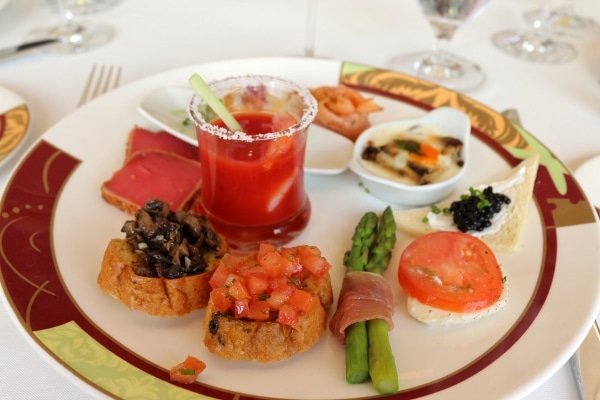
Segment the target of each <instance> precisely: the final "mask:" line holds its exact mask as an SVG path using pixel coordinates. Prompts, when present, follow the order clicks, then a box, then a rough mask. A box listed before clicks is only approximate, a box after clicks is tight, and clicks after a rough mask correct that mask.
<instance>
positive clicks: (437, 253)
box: [398, 232, 504, 312]
mask: <svg viewBox="0 0 600 400" xmlns="http://www.w3.org/2000/svg"><path fill="white" fill-rule="evenodd" d="M398 281H399V282H400V285H401V286H402V288H403V289H404V290H405V291H406V293H407V294H408V295H409V296H410V297H414V298H416V299H417V300H419V301H420V302H421V303H424V304H427V305H429V306H432V307H436V308H439V309H443V310H447V311H455V312H474V311H478V310H481V309H484V308H487V307H489V306H491V305H492V304H494V303H495V302H496V301H498V299H499V298H500V296H501V294H502V290H503V288H504V284H503V275H502V269H501V268H500V265H499V264H498V261H497V260H496V256H495V255H494V253H493V251H492V250H491V249H490V248H489V247H488V246H487V245H486V244H485V243H484V242H483V241H481V240H480V239H478V238H476V237H474V236H471V235H469V234H466V233H463V232H434V233H430V234H427V235H424V236H421V237H419V238H417V239H415V240H414V241H413V242H412V243H410V244H409V245H408V246H407V247H406V249H405V250H404V252H403V253H402V255H401V257H400V263H399V267H398Z"/></svg>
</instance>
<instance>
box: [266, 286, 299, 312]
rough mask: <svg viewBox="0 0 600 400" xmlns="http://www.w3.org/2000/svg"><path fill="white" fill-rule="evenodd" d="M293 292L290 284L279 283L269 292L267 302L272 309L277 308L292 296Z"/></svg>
mask: <svg viewBox="0 0 600 400" xmlns="http://www.w3.org/2000/svg"><path fill="white" fill-rule="evenodd" d="M293 293H294V289H293V288H292V287H291V286H290V285H279V286H277V287H276V288H275V289H274V290H273V291H272V292H271V294H270V295H269V298H268V299H267V303H269V306H271V309H272V310H278V309H279V308H280V307H281V305H282V304H284V303H286V302H287V301H288V300H289V299H290V297H292V294H293Z"/></svg>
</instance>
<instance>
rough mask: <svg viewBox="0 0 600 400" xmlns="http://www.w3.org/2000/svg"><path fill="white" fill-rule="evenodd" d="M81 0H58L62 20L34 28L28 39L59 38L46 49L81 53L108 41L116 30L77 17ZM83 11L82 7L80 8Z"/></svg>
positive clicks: (57, 6)
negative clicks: (79, 19)
mask: <svg viewBox="0 0 600 400" xmlns="http://www.w3.org/2000/svg"><path fill="white" fill-rule="evenodd" d="M77 3H80V1H79V0H56V10H57V12H58V13H59V14H60V21H59V22H58V23H57V24H55V25H52V26H48V27H42V28H37V29H34V30H33V31H31V32H29V34H28V35H27V38H26V39H27V40H28V41H36V40H43V39H50V38H58V39H60V41H59V42H58V43H57V44H54V45H51V46H45V47H44V48H45V49H46V51H52V52H57V53H65V54H66V53H81V52H84V51H87V50H90V49H93V48H96V47H98V46H102V45H104V44H106V43H108V42H109V41H110V40H111V39H112V38H113V35H114V30H113V29H112V28H111V27H110V26H108V25H103V24H94V23H91V22H85V23H83V22H80V21H78V20H76V18H75V12H76V10H77V9H78V8H77V7H78V6H77ZM80 11H81V9H80Z"/></svg>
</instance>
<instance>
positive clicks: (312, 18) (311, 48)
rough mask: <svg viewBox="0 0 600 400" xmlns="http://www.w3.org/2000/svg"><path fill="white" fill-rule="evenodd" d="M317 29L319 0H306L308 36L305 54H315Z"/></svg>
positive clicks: (309, 55)
mask: <svg viewBox="0 0 600 400" xmlns="http://www.w3.org/2000/svg"><path fill="white" fill-rule="evenodd" d="M316 29H317V0H306V38H305V42H304V55H305V56H306V57H314V56H315V35H316Z"/></svg>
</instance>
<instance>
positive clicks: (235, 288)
mask: <svg viewBox="0 0 600 400" xmlns="http://www.w3.org/2000/svg"><path fill="white" fill-rule="evenodd" d="M229 295H230V296H231V297H233V298H234V299H235V300H245V299H249V298H250V293H248V289H247V288H246V285H245V284H244V282H243V280H242V279H241V278H239V279H236V280H234V281H233V283H232V284H231V285H230V286H229Z"/></svg>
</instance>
